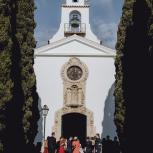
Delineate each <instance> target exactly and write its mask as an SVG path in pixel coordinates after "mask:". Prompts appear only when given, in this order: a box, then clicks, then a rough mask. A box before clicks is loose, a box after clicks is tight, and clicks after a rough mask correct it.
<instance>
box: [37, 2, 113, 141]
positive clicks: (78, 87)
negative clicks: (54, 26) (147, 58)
mask: <svg viewBox="0 0 153 153" xmlns="http://www.w3.org/2000/svg"><path fill="white" fill-rule="evenodd" d="M89 8H90V5H89V2H87V1H86V0H65V1H63V3H62V6H61V9H62V10H61V23H60V28H59V30H58V32H57V33H56V34H55V35H54V36H53V37H52V38H51V39H50V40H49V41H48V44H47V45H45V46H42V47H40V48H37V49H35V60H34V63H35V64H34V70H35V74H36V80H37V92H38V94H39V98H40V100H39V108H42V107H43V106H44V105H47V106H48V108H49V112H48V115H47V118H46V128H45V130H46V137H47V136H49V135H51V133H52V132H55V136H56V138H57V139H59V138H60V136H64V137H66V138H68V137H70V136H77V137H78V138H79V139H80V140H81V142H82V143H84V140H85V138H86V137H87V136H89V137H93V136H95V134H96V133H99V134H103V132H104V129H106V130H108V129H112V128H114V127H109V124H107V123H106V124H107V125H105V124H104V122H107V121H104V120H107V117H108V118H110V119H112V121H111V122H113V118H112V117H110V116H113V113H114V112H113V111H114V110H113V109H114V99H113V91H111V90H113V89H112V87H113V84H114V81H115V78H114V75H115V66H114V58H115V51H114V50H112V49H110V48H108V47H105V46H103V45H102V44H101V41H100V40H98V38H97V37H96V36H95V34H94V33H93V32H92V30H91V27H90V23H89ZM106 102H107V103H106ZM108 103H109V104H108ZM106 105H107V106H108V108H106ZM112 105H113V106H112ZM109 108H110V112H109ZM107 109H108V110H107ZM105 118H106V119H105ZM104 126H106V127H104ZM107 126H108V127H107ZM38 130H39V131H38V135H37V137H36V140H35V141H36V142H38V141H42V137H43V130H44V129H43V119H42V118H41V119H40V121H39V129H38ZM114 131H115V129H113V130H112V131H110V132H114ZM107 134H109V133H107ZM114 135H115V134H114Z"/></svg>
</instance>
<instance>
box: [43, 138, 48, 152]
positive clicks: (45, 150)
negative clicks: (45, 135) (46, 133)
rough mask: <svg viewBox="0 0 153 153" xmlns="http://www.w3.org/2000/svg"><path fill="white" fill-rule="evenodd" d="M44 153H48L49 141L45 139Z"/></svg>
mask: <svg viewBox="0 0 153 153" xmlns="http://www.w3.org/2000/svg"><path fill="white" fill-rule="evenodd" d="M43 153H48V141H47V140H45V141H44V152H43Z"/></svg>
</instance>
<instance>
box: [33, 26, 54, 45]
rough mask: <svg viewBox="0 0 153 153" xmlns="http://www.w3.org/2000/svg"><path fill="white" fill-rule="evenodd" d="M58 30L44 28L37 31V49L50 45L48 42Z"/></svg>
mask: <svg viewBox="0 0 153 153" xmlns="http://www.w3.org/2000/svg"><path fill="white" fill-rule="evenodd" d="M56 31H57V29H56V28H50V27H43V28H41V29H37V31H36V32H35V39H36V41H37V47H39V46H42V45H45V44H47V43H48V40H49V39H50V38H51V37H52V36H53V35H54V34H55V33H56Z"/></svg>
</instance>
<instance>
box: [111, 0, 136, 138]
mask: <svg viewBox="0 0 153 153" xmlns="http://www.w3.org/2000/svg"><path fill="white" fill-rule="evenodd" d="M134 2H135V0H127V1H125V3H124V6H123V14H122V18H121V21H120V25H119V28H118V34H117V44H116V50H117V55H116V60H115V66H116V76H115V78H116V82H115V93H114V95H115V124H116V125H117V133H118V134H119V136H120V137H121V136H122V135H123V133H124V122H125V109H126V108H125V103H126V101H125V98H124V95H123V75H124V74H123V62H122V59H123V58H124V52H125V41H126V30H127V28H128V27H129V26H131V25H132V24H133V21H132V16H133V5H134Z"/></svg>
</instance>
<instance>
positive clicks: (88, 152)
mask: <svg viewBox="0 0 153 153" xmlns="http://www.w3.org/2000/svg"><path fill="white" fill-rule="evenodd" d="M92 149H93V147H92V141H91V140H90V138H89V137H87V139H86V145H85V152H86V153H92Z"/></svg>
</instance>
